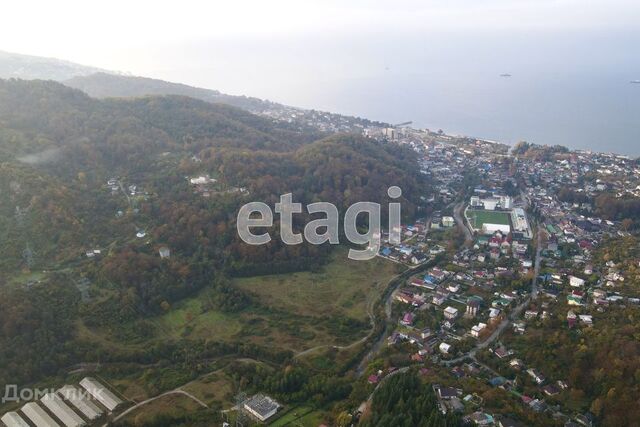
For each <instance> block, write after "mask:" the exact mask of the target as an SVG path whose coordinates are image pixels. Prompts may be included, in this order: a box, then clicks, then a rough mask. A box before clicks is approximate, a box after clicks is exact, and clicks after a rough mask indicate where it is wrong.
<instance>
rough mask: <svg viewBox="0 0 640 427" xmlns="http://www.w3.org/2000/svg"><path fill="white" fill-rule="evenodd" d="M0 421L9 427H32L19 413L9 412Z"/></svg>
mask: <svg viewBox="0 0 640 427" xmlns="http://www.w3.org/2000/svg"><path fill="white" fill-rule="evenodd" d="M0 420H2V422H3V423H4V425H6V426H7V427H31V426H30V425H29V423H28V422H26V421H25V420H24V418H22V417H21V416H20V415H18V413H17V412H7V413H6V414H4V415H3V416H2V418H0Z"/></svg>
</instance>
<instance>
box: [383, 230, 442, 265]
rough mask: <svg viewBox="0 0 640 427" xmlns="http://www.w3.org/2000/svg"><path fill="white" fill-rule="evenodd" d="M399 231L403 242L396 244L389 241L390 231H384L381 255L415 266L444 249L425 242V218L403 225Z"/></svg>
mask: <svg viewBox="0 0 640 427" xmlns="http://www.w3.org/2000/svg"><path fill="white" fill-rule="evenodd" d="M394 231H396V232H397V231H399V232H400V236H401V242H400V243H399V244H394V243H392V242H390V241H389V233H388V232H383V233H382V236H381V245H380V251H379V253H378V255H379V256H381V257H383V258H387V259H389V260H391V261H394V262H399V263H402V264H405V265H410V266H415V265H419V264H423V263H425V262H427V261H428V260H429V259H430V257H432V256H435V255H437V254H439V253H440V252H442V251H444V249H443V248H437V247H431V248H429V247H428V245H427V243H426V242H425V237H426V232H427V225H426V223H425V221H424V220H418V221H416V222H415V223H414V224H412V225H402V226H401V229H400V230H394Z"/></svg>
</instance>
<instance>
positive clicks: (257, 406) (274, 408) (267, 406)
mask: <svg viewBox="0 0 640 427" xmlns="http://www.w3.org/2000/svg"><path fill="white" fill-rule="evenodd" d="M243 406H244V409H246V410H247V411H248V412H249V413H250V414H251V415H253V416H254V417H256V418H257V419H258V420H260V421H261V422H265V421H266V420H267V419H269V418H271V417H272V416H274V415H275V413H276V412H278V408H280V405H279V404H278V402H276V401H275V400H273V399H271V398H270V397H268V396H265V395H262V394H256V395H255V396H253V397H252V398H250V399H249V400H247V401H245V402H244V404H243Z"/></svg>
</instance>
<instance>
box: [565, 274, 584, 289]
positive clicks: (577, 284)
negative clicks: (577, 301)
mask: <svg viewBox="0 0 640 427" xmlns="http://www.w3.org/2000/svg"><path fill="white" fill-rule="evenodd" d="M569 284H570V285H571V286H573V287H574V288H581V287H583V286H584V280H583V279H581V278H579V277H576V276H569Z"/></svg>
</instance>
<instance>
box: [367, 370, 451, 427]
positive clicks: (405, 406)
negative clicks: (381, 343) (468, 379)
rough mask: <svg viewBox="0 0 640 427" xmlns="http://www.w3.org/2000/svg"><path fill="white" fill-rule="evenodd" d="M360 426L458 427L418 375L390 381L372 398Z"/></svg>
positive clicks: (398, 377)
mask: <svg viewBox="0 0 640 427" xmlns="http://www.w3.org/2000/svg"><path fill="white" fill-rule="evenodd" d="M360 425H362V426H365V427H374V426H376V427H402V426H406V427H456V426H460V425H462V421H461V420H460V419H459V418H458V417H457V416H455V415H451V414H450V415H446V416H445V415H442V414H441V412H440V409H439V407H438V401H437V399H436V396H435V394H434V392H433V390H431V387H430V386H429V385H427V384H424V383H422V382H421V381H420V379H418V377H417V376H416V375H415V373H402V374H397V375H394V376H392V377H390V378H389V379H388V380H387V381H385V382H384V383H383V384H382V385H381V386H380V388H379V389H378V390H377V391H376V392H375V394H374V395H373V399H372V402H371V408H370V413H369V414H367V416H366V418H363V420H362V422H361V423H360Z"/></svg>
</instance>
